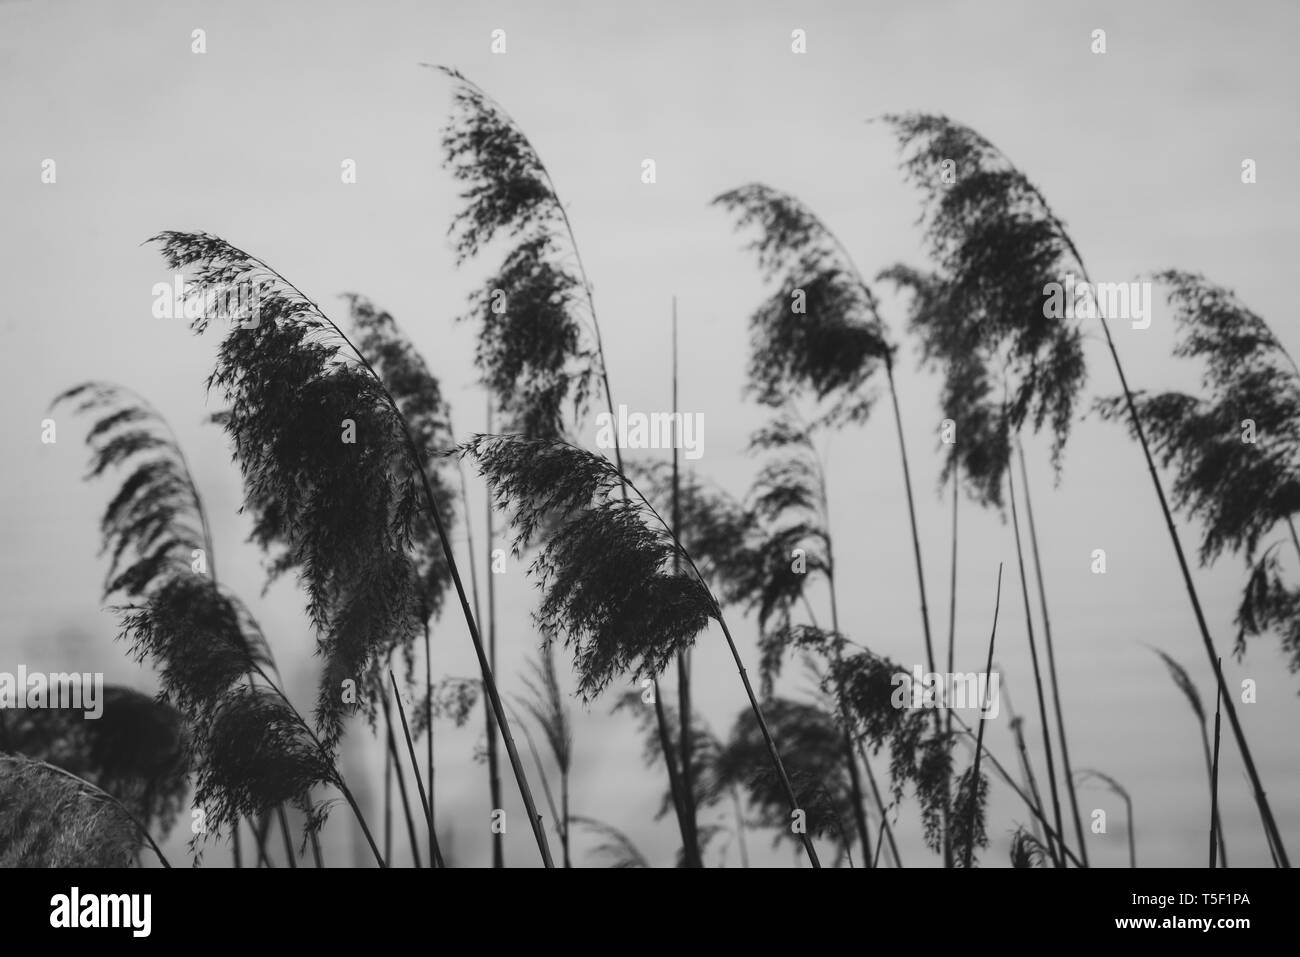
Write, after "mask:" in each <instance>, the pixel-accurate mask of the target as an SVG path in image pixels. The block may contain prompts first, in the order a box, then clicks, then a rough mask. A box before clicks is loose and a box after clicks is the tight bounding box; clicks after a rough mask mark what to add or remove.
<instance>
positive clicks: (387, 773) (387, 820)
mask: <svg viewBox="0 0 1300 957" xmlns="http://www.w3.org/2000/svg"><path fill="white" fill-rule="evenodd" d="M392 856H393V752H392V751H391V750H390V749H389V748H388V747H385V748H384V857H385V858H386V859H389V860H391V859H392Z"/></svg>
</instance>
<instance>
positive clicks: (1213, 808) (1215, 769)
mask: <svg viewBox="0 0 1300 957" xmlns="http://www.w3.org/2000/svg"><path fill="white" fill-rule="evenodd" d="M1216 667H1217V670H1220V671H1221V670H1222V669H1223V659H1222V658H1220V659H1219V660H1218V662H1217V666H1216ZM1222 688H1223V680H1222V678H1220V680H1219V691H1218V693H1217V694H1216V696H1215V702H1214V763H1213V765H1212V766H1211V768H1210V870H1214V868H1215V867H1217V866H1218V863H1217V861H1216V860H1215V858H1216V855H1217V853H1218V850H1219V841H1222V840H1223V832H1222V831H1221V830H1220V829H1219V729H1220V721H1221V720H1222V717H1223V712H1222V710H1221V708H1220V705H1221V703H1222V701H1223V690H1222ZM1216 835H1217V837H1218V840H1215V837H1216ZM1223 866H1224V867H1227V866H1228V862H1227V861H1226V860H1225V861H1224V863H1223Z"/></svg>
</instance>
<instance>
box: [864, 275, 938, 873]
mask: <svg viewBox="0 0 1300 957" xmlns="http://www.w3.org/2000/svg"><path fill="white" fill-rule="evenodd" d="M863 288H866V284H865V283H864V284H863ZM885 376H886V378H887V379H888V380H889V398H890V403H891V404H892V405H893V408H894V428H895V431H896V432H897V433H898V453H899V458H900V459H901V460H902V463H903V486H904V488H905V490H906V492H907V517H908V520H909V522H910V523H911V526H912V554H913V557H914V558H915V559H916V586H917V589H918V590H919V592H920V595H921V627H922V630H923V632H924V634H925V660H926V664H927V665H928V666H929V669H930V673H931V674H934V673H935V672H937V671H938V670H939V669H938V668H936V667H935V659H934V640H933V638H932V637H931V635H930V609H929V606H928V605H927V603H926V600H925V567H924V564H923V563H922V561H921V535H920V532H919V531H918V530H917V526H916V500H915V496H914V495H913V494H912V470H911V467H910V466H909V465H908V460H907V442H906V441H905V440H904V437H903V414H902V411H901V410H900V409H899V405H898V389H897V387H896V386H895V384H894V356H893V353H892V352H890V353H888V354H886V356H885ZM947 710H951V709H947ZM934 731H935V734H938V735H942V734H943V733H944V731H943V718H942V717H941V716H940V714H939V711H938V709H935V710H934ZM951 791H952V774H951V772H950V773H949V774H948V775H947V776H946V777H945V779H944V797H943V831H944V838H943V848H944V866H945V867H951V866H952V844H951V841H950V840H949V838H948V831H949V826H948V811H949V805H950V804H951V800H950V798H951Z"/></svg>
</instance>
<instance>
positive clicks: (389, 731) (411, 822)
mask: <svg viewBox="0 0 1300 957" xmlns="http://www.w3.org/2000/svg"><path fill="white" fill-rule="evenodd" d="M384 730H385V733H386V738H387V742H388V754H389V757H390V758H391V759H392V765H393V774H394V776H395V777H396V778H397V789H398V791H399V793H400V794H401V797H402V810H403V811H404V812H405V814H406V834H407V837H408V838H410V841H411V857H412V858H413V859H414V861H415V866H416V867H417V868H419V867H420V841H419V838H417V837H416V835H415V815H414V814H412V813H411V800H410V798H409V797H408V796H407V793H406V775H404V774H403V773H402V759H401V758H400V757H399V756H398V754H397V738H396V737H395V736H394V735H393V714H392V709H391V708H389V706H388V696H387V695H384ZM415 776H416V778H417V779H418V778H419V777H420V772H419V769H418V768H417V769H416V772H415Z"/></svg>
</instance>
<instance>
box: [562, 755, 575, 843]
mask: <svg viewBox="0 0 1300 957" xmlns="http://www.w3.org/2000/svg"><path fill="white" fill-rule="evenodd" d="M560 814H561V815H563V817H564V837H563V838H561V839H560V846H561V848H562V849H563V851H564V866H565V867H572V866H573V862H572V861H571V860H570V859H569V774H568V772H567V771H565V770H564V769H563V768H561V769H560Z"/></svg>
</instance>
